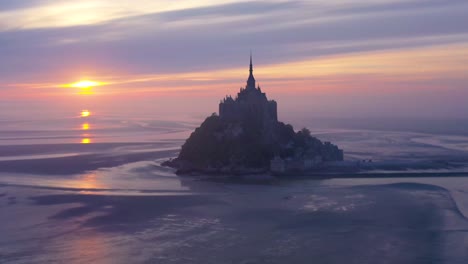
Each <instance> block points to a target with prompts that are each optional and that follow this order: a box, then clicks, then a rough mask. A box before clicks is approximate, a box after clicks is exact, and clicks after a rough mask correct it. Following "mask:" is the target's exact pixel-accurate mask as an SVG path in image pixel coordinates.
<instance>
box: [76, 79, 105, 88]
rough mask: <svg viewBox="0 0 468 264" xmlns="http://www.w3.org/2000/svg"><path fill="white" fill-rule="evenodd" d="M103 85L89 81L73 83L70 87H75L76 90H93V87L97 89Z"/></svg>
mask: <svg viewBox="0 0 468 264" xmlns="http://www.w3.org/2000/svg"><path fill="white" fill-rule="evenodd" d="M100 85H102V83H100V82H96V81H89V80H82V81H79V82H75V83H71V84H70V85H69V87H75V88H91V87H96V86H100Z"/></svg>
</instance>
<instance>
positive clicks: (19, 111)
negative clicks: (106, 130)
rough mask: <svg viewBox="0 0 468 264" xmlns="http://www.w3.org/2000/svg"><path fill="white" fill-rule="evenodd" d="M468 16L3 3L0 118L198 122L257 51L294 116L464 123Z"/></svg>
mask: <svg viewBox="0 0 468 264" xmlns="http://www.w3.org/2000/svg"><path fill="white" fill-rule="evenodd" d="M467 13H468V3H467V2H466V1H464V0H452V1H436V0H428V1H421V0H411V1H390V0H379V1H370V0H359V1H347V0H340V1H324V0H318V1H211V0H203V1H169V0H167V1H166V0H161V1H146V0H143V1H141V0H140V1H136V0H134V1H126V0H112V1H111V0H99V1H96V0H93V1H91V0H83V1H79V2H76V1H64V0H55V1H49V0H23V1H16V0H6V1H5V0H3V1H2V3H1V4H0V43H1V45H0V58H1V61H2V63H1V64H0V110H1V114H0V117H5V116H6V117H9V116H30V115H31V114H34V115H35V116H37V115H40V116H43V117H52V116H60V115H73V114H77V113H78V112H79V111H81V110H82V109H92V111H93V112H101V113H104V112H105V113H118V114H127V115H129V116H136V117H138V116H140V115H151V116H153V117H156V118H157V117H161V118H169V117H171V118H172V117H174V118H175V117H176V116H178V117H180V116H185V117H203V116H206V115H207V114H210V113H211V112H215V111H217V104H218V102H219V100H220V99H221V98H222V97H224V96H225V95H226V94H234V93H235V92H236V91H237V90H238V89H239V87H240V86H243V85H245V80H246V78H247V73H248V57H249V52H250V50H252V52H253V55H254V64H255V76H256V78H257V80H258V82H259V83H260V85H261V86H262V88H263V90H264V91H266V92H267V93H268V95H269V97H270V98H272V99H275V100H277V101H278V104H279V109H280V113H279V114H280V116H282V117H284V118H286V119H288V118H289V119H292V117H297V116H311V117H327V118H328V117H330V118H356V119H362V118H369V117H372V118H381V117H382V118H425V119H428V118H439V119H458V118H465V117H466V112H467V111H468V104H466V103H465V100H466V98H467V97H468V89H467V84H468V75H467V74H466V72H467V70H468V66H467V64H466V62H467V61H468V27H466V25H468V16H467V15H466V14H467ZM80 81H85V82H86V81H89V82H98V83H99V84H100V85H99V86H96V87H92V89H91V90H88V91H86V92H84V91H83V88H82V87H73V85H69V84H73V83H77V82H80ZM77 111H78V112H77Z"/></svg>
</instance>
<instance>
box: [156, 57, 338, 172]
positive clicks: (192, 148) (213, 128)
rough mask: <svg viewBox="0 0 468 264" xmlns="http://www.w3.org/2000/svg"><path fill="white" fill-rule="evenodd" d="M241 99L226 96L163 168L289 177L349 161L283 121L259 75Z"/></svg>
mask: <svg viewBox="0 0 468 264" xmlns="http://www.w3.org/2000/svg"><path fill="white" fill-rule="evenodd" d="M249 73H250V74H249V77H248V79H247V85H246V86H245V87H242V88H241V89H240V91H239V93H238V94H237V96H236V97H235V98H233V97H231V96H226V97H225V98H224V99H223V100H221V102H220V104H219V114H216V113H213V114H212V115H211V116H209V117H207V118H206V119H205V121H204V122H203V123H202V124H201V125H200V127H198V128H196V129H195V131H194V132H193V133H192V134H191V135H190V137H189V138H188V139H187V140H186V142H185V143H184V144H183V146H182V149H181V151H180V153H179V155H178V157H177V158H175V159H172V160H169V161H167V162H165V163H163V165H166V166H170V167H174V168H176V169H177V171H176V173H177V174H193V173H202V174H211V175H213V174H214V175H217V174H223V175H245V174H260V173H271V174H274V175H284V174H289V173H298V172H307V171H313V170H317V169H320V168H321V167H323V164H325V163H327V162H336V161H343V150H341V149H339V148H338V147H337V146H336V145H333V144H332V143H330V142H322V141H320V140H319V139H317V138H315V137H313V136H312V135H311V133H310V131H309V130H308V129H306V128H303V129H301V130H299V131H295V130H294V128H293V126H291V125H289V124H285V123H283V122H279V121H278V114H277V103H276V101H274V100H268V98H267V96H266V94H265V93H264V92H262V89H261V88H260V86H256V81H255V78H254V76H253V65H252V55H251V56H250V69H249Z"/></svg>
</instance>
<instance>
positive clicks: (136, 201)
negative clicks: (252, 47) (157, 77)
mask: <svg viewBox="0 0 468 264" xmlns="http://www.w3.org/2000/svg"><path fill="white" fill-rule="evenodd" d="M84 121H85V122H86V123H87V124H88V126H83V124H84V123H83V122H84ZM2 122H3V123H4V124H7V125H6V126H2V128H1V130H0V144H1V146H0V223H1V224H0V234H2V235H1V236H0V262H1V263H311V262H314V263H466V260H467V259H468V236H467V234H468V232H467V231H468V222H467V220H466V216H467V215H468V202H467V201H468V178H464V177H456V178H454V177H443V178H437V177H432V178H423V177H417V178H398V177H396V176H397V175H393V177H392V178H378V179H376V178H347V179H326V180H314V179H300V180H299V179H296V180H278V181H274V182H272V183H270V184H235V183H222V182H212V181H202V180H198V179H193V178H187V177H177V176H176V175H174V173H173V171H172V170H171V169H168V168H165V167H161V166H160V163H161V162H162V161H163V160H165V159H167V158H170V157H174V156H176V155H177V151H178V149H179V147H180V145H181V144H182V143H183V140H184V139H185V138H186V137H187V135H188V134H189V133H190V132H191V130H192V129H193V126H194V123H190V122H168V121H158V120H151V119H148V120H126V119H125V118H122V117H121V118H119V117H115V116H113V117H93V119H85V120H83V119H82V118H79V117H73V118H64V119H57V120H50V121H47V122H44V121H38V120H35V121H34V120H33V121H31V120H29V121H28V120H13V121H12V120H9V121H8V120H6V121H5V120H3V121H2ZM84 128H86V129H84ZM314 133H316V135H317V136H318V137H319V138H321V139H325V140H331V141H333V142H336V143H337V144H338V145H340V146H342V147H343V148H344V149H345V153H347V156H346V158H347V159H368V158H372V159H376V160H379V159H381V160H386V159H388V160H408V159H414V160H419V161H431V160H446V161H453V160H457V161H459V162H465V161H466V160H465V159H466V156H467V153H466V148H465V147H464V146H465V145H466V144H467V142H468V139H467V138H466V137H463V136H457V137H452V136H444V135H431V134H423V133H413V132H389V131H387V132H383V131H364V130H339V129H333V130H318V129H317V130H315V131H314ZM83 138H88V139H89V141H87V142H82V140H83Z"/></svg>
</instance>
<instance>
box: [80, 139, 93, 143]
mask: <svg viewBox="0 0 468 264" xmlns="http://www.w3.org/2000/svg"><path fill="white" fill-rule="evenodd" d="M89 143H91V139H89V138H83V139H81V144H89Z"/></svg>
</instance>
